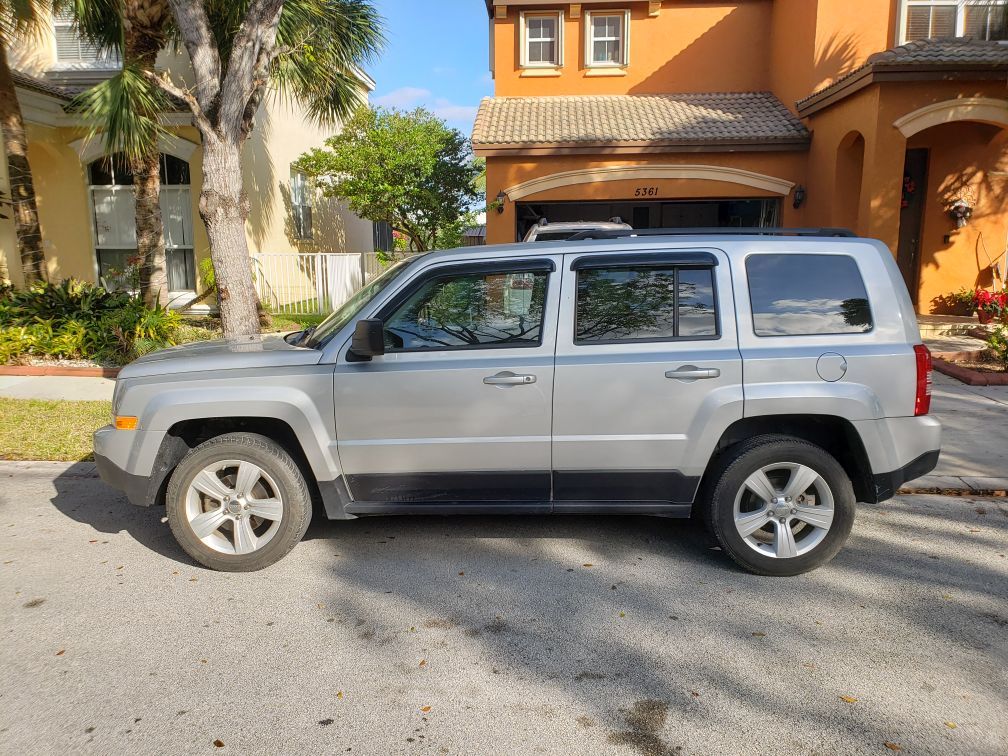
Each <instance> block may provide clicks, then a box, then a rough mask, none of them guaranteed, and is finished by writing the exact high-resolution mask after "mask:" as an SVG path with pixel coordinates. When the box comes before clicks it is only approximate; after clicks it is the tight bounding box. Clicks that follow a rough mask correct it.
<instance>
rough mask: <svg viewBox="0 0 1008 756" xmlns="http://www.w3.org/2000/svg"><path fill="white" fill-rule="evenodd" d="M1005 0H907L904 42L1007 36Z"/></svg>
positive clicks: (904, 13) (905, 2)
mask: <svg viewBox="0 0 1008 756" xmlns="http://www.w3.org/2000/svg"><path fill="white" fill-rule="evenodd" d="M1006 5H1008V3H1006V2H1005V1H1004V0H904V7H903V17H904V22H903V38H902V41H904V42H912V41H914V40H919V39H938V38H942V37H973V38H974V39H985V40H990V39H1005V38H1006V36H1008V34H1006V13H1008V8H1006Z"/></svg>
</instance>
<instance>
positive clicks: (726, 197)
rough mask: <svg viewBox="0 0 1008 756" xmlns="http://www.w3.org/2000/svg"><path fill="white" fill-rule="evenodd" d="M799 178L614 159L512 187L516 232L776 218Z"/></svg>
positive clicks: (773, 222)
mask: <svg viewBox="0 0 1008 756" xmlns="http://www.w3.org/2000/svg"><path fill="white" fill-rule="evenodd" d="M794 186H795V183H794V182H793V181H789V180H787V179H782V178H779V177H777V176H771V175H768V174H764V173H758V172H755V171H750V170H744V169H741V168H736V167H733V166H724V165H708V164H642V165H608V166H601V167H600V166H596V167H589V168H579V169H577V170H571V171H560V172H556V173H550V174H547V175H544V176H537V177H535V178H532V179H529V180H527V181H523V182H521V183H518V184H514V185H512V186H509V187H506V188H504V190H503V194H504V197H505V198H506V199H507V200H508V201H509V202H511V203H513V206H514V219H515V238H516V239H522V238H524V236H525V233H526V232H527V231H528V229H529V228H530V227H531V226H532V225H534V224H536V223H540V222H542V221H544V220H545V221H548V222H550V223H553V222H572V221H605V220H610V219H619V220H622V221H624V222H626V223H629V224H630V225H631V226H633V227H634V228H636V229H647V228H682V227H718V226H759V227H768V226H777V225H780V219H781V206H782V200H783V198H784V197H786V196H787V195H788V194H789V193H790V192H791V190H792V189H793V188H794Z"/></svg>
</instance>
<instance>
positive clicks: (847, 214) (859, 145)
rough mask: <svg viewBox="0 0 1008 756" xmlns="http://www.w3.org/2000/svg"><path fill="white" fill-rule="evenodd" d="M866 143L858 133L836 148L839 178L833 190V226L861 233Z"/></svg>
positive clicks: (851, 134) (850, 134)
mask: <svg viewBox="0 0 1008 756" xmlns="http://www.w3.org/2000/svg"><path fill="white" fill-rule="evenodd" d="M864 153H865V140H864V137H863V136H862V135H861V132H859V131H851V132H850V133H848V134H847V135H846V136H845V137H844V138H843V139H841V140H840V145H839V146H838V147H837V155H836V176H835V183H834V187H833V225H834V226H839V227H841V228H849V229H852V230H855V231H856V230H857V229H858V220H859V218H858V214H859V211H860V208H861V180H862V175H863V174H864Z"/></svg>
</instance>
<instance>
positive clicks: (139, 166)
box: [132, 151, 168, 307]
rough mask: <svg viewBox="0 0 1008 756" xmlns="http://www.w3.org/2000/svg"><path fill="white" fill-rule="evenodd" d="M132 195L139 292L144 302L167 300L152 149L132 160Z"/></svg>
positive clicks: (157, 168) (157, 163)
mask: <svg viewBox="0 0 1008 756" xmlns="http://www.w3.org/2000/svg"><path fill="white" fill-rule="evenodd" d="M132 168H133V193H134V196H135V198H136V219H135V220H136V239H137V255H138V256H139V257H140V258H141V263H140V295H141V297H142V298H143V301H144V304H146V305H147V306H148V307H152V306H154V305H155V304H161V305H167V304H168V261H167V255H166V254H165V245H164V228H163V225H162V219H161V204H160V197H161V156H160V154H159V153H158V152H157V151H155V152H154V154H153V155H146V156H145V157H144V158H143V159H142V160H135V161H133V165H132Z"/></svg>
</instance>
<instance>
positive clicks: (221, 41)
mask: <svg viewBox="0 0 1008 756" xmlns="http://www.w3.org/2000/svg"><path fill="white" fill-rule="evenodd" d="M169 3H170V5H171V9H172V13H173V15H174V17H175V22H176V24H177V27H178V34H179V37H180V39H181V41H182V43H183V44H184V45H185V47H186V50H187V51H188V53H189V59H190V61H191V62H192V65H193V72H194V74H195V85H194V86H193V87H192V89H191V90H190V89H187V88H185V87H184V86H182V85H180V84H178V83H176V82H174V81H172V80H171V79H170V78H169V77H168V76H167V75H163V74H162V75H151V76H150V78H151V80H152V81H154V82H156V83H157V85H158V86H160V87H161V88H162V90H164V92H165V93H166V94H168V95H169V96H171V97H174V98H177V99H181V100H183V101H184V102H185V103H186V104H187V105H188V106H189V109H190V110H191V111H192V114H193V122H194V124H195V125H196V127H197V128H198V129H199V132H200V138H201V142H202V144H203V187H202V191H201V193H200V203H199V207H200V217H202V219H203V223H204V224H205V225H206V229H207V237H208V238H209V241H210V256H211V259H212V260H213V265H214V270H215V272H216V281H217V293H218V297H219V300H220V311H221V323H222V326H223V328H224V333H225V335H226V336H237V335H243V334H255V333H258V332H259V319H258V316H257V307H256V305H257V298H256V294H255V288H254V286H253V281H252V268H251V265H250V258H249V251H248V242H247V239H246V236H245V222H246V219H247V218H248V197H247V195H246V194H245V189H244V186H243V184H242V173H241V149H242V146H243V145H244V143H245V141H246V140H247V139H248V137H249V135H250V133H251V132H252V128H253V125H254V119H255V114H256V111H257V110H258V109H259V105H260V103H261V101H262V98H263V96H264V94H265V91H266V87H267V85H271V86H272V87H273V89H274V90H275V91H276V92H277V93H278V94H279V95H280V96H281V97H285V98H290V99H292V100H295V101H297V102H298V103H300V104H301V105H303V106H304V107H306V109H307V111H308V113H309V115H310V116H311V117H312V118H313V119H315V120H316V121H318V122H320V123H333V122H336V121H338V120H340V119H342V118H344V117H345V116H347V115H349V114H350V113H351V112H352V111H353V110H355V109H356V108H357V107H358V106H359V105H360V104H361V103H362V98H361V93H360V80H359V76H358V75H357V72H358V71H359V70H360V67H361V66H362V64H363V63H365V62H367V61H368V60H370V59H371V58H372V57H373V56H374V55H375V54H376V52H377V51H378V49H379V48H380V46H381V45H382V43H383V36H382V25H381V21H380V17H379V15H378V13H377V11H376V10H375V9H374V7H373V6H372V5H371V3H370V2H367V1H366V0H169Z"/></svg>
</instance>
